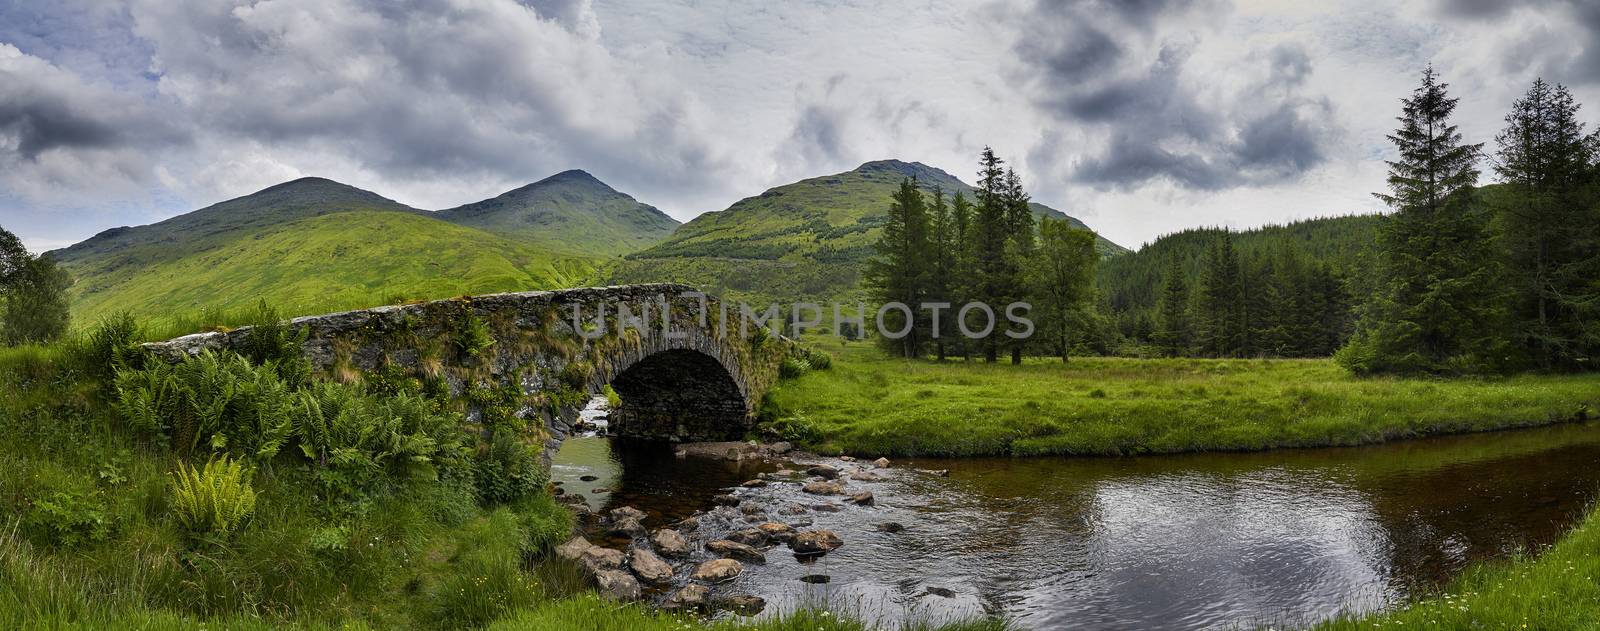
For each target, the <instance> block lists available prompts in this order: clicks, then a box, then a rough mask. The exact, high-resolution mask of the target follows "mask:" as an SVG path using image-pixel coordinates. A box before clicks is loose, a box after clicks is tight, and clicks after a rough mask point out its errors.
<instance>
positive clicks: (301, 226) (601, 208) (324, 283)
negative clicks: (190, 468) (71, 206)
mask: <svg viewBox="0 0 1600 631" xmlns="http://www.w3.org/2000/svg"><path fill="white" fill-rule="evenodd" d="M563 175H565V174H563ZM584 177H587V176H586V175H585V176H584ZM551 179H552V180H557V179H563V176H557V178H551ZM589 179H590V180H592V178H589ZM549 181H550V180H546V182H549ZM594 184H595V185H598V186H599V187H600V188H604V189H605V190H606V191H610V189H609V188H608V187H605V185H603V184H599V183H598V181H595V182H594ZM537 186H538V185H535V186H533V187H525V188H524V189H519V190H526V189H531V188H535V187H537ZM544 188H548V187H544ZM514 192H515V191H514ZM611 192H612V193H613V194H615V195H619V196H621V194H620V193H615V191H611ZM508 195H509V194H508ZM505 197H506V196H501V198H496V199H502V198H505ZM621 197H624V198H626V196H621ZM564 199H565V202H566V205H565V206H564V207H563V208H564V209H565V210H564V211H570V212H573V213H576V212H582V211H583V210H584V207H583V204H582V199H583V198H579V199H577V200H574V199H572V198H570V197H567V198H564ZM629 199H631V198H629ZM491 201H492V200H491ZM502 207H509V206H506V205H502ZM612 208H613V207H612V206H606V205H597V206H595V207H594V214H605V213H609V212H611V210H612ZM652 210H653V209H652ZM492 214H493V213H482V214H480V215H478V216H480V217H481V216H489V215H492ZM443 219H444V216H443V215H440V214H436V213H431V212H428V211H423V210H418V209H415V208H411V207H409V206H406V205H404V204H401V203H399V202H395V201H393V200H390V199H387V198H385V197H382V196H380V195H378V194H376V193H372V192H369V191H364V190H361V189H358V188H355V187H352V186H347V185H344V184H340V183H338V182H334V181H331V180H326V179H322V178H303V179H299V180H294V181H292V182H286V183H283V184H279V185H277V186H273V187H270V188H267V189H265V190H262V191H260V192H257V193H254V194H251V195H246V196H244V197H240V198H237V199H232V200H228V201H225V202H221V203H218V204H215V205H212V206H208V207H206V208H202V209H200V210H197V211H194V212H191V213H187V214H184V215H179V216H177V217H173V218H171V219H167V220H165V221H162V222H159V223H155V224H151V225H148V226H139V227H132V228H127V227H125V228H114V229H112V230H107V231H105V232H102V233H100V234H98V235H95V236H94V237H92V238H90V239H88V240H86V241H84V242H82V243H79V244H76V245H73V246H71V247H68V248H65V249H62V250H57V251H55V252H54V253H53V256H55V257H56V260H58V261H60V262H61V263H62V264H63V266H64V267H65V268H66V269H67V270H68V271H70V272H71V273H72V275H73V277H74V278H75V279H76V280H75V282H74V284H73V287H72V290H71V293H72V300H73V317H74V319H75V320H76V321H77V322H79V323H88V322H93V321H94V320H96V319H98V318H100V317H101V316H104V315H106V314H108V313H111V312H114V311H120V310H129V311H132V312H134V313H135V314H137V315H140V316H143V317H163V316H173V315H192V314H193V313H194V312H196V311H199V310H202V309H228V308H233V307H239V306H244V305H248V304H251V303H253V302H255V301H256V300H257V299H261V298H264V299H267V300H268V301H270V302H273V303H276V304H277V305H278V306H279V307H280V308H281V309H282V310H283V311H285V312H287V313H310V312H316V311H326V310H332V309H338V308H347V307H354V306H370V305H374V304H382V303H385V302H392V301H393V300H395V299H397V298H400V297H405V298H424V297H428V298H432V297H446V296H452V295H459V294H462V293H483V292H491V291H511V290H528V289H547V288H554V287H566V286H571V285H575V284H580V283H583V282H587V281H588V280H589V279H591V278H593V277H594V276H593V274H594V271H595V269H596V266H597V265H598V264H599V263H600V262H601V261H602V260H603V255H600V254H595V255H583V254H576V253H573V252H576V251H577V249H578V248H555V247H548V246H547V245H546V244H549V243H577V242H581V241H582V239H583V238H587V237H586V235H584V234H582V233H581V231H582V230H583V229H584V228H583V227H581V226H580V225H576V224H571V223H556V224H551V225H548V226H546V232H545V233H539V232H538V231H537V229H536V228H533V227H530V228H527V229H525V230H521V231H510V230H508V231H506V234H497V233H495V232H493V231H491V230H483V229H479V228H475V227H471V226H467V225H457V224H454V223H450V222H447V221H444V220H443ZM668 221H670V219H669V220H668ZM618 225H625V224H618ZM575 231H576V232H575ZM610 234H611V236H612V238H614V239H623V238H624V236H623V231H621V230H620V229H619V230H613V231H612V232H610ZM619 247H620V246H619Z"/></svg>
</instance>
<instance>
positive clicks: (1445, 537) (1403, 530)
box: [553, 425, 1600, 629]
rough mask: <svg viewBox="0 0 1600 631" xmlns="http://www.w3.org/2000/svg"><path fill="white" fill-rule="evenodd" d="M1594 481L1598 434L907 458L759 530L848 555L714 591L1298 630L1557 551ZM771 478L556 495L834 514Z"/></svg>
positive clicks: (571, 453)
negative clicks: (838, 540)
mask: <svg viewBox="0 0 1600 631" xmlns="http://www.w3.org/2000/svg"><path fill="white" fill-rule="evenodd" d="M809 461H816V462H827V463H830V464H833V465H835V466H840V467H849V466H853V465H851V464H849V463H841V462H839V461H837V460H835V459H828V458H815V459H811V460H809ZM855 464H857V465H859V464H861V463H855ZM1597 464H1600V427H1593V426H1578V425H1569V426H1559V427H1550V428H1542V429H1532V430H1520V431H1514V432H1501V433H1493V434H1479V435H1469V436H1455V437H1440V438H1430V439H1423V440H1415V441H1407V442H1399V443H1392V444H1388V445H1379V446H1371V447H1356V448H1340V449H1317V450H1285V451H1273V452H1263V453H1248V454H1238V453H1215V454H1190V455H1177V456H1152V457H1138V458H1082V459H1061V458H1051V459H1002V458H979V459H961V460H937V459H914V460H901V461H895V462H893V463H892V464H891V466H890V468H888V469H884V470H881V471H878V473H880V474H882V475H883V479H882V480H881V481H875V482H859V481H851V482H849V486H850V487H851V488H852V489H868V490H871V491H873V493H874V494H875V496H876V502H875V504H874V505H872V506H854V505H850V504H848V503H847V502H840V501H838V498H834V501H832V502H831V503H832V504H835V505H839V506H841V507H842V508H841V509H840V510H838V512H822V511H815V510H806V511H804V512H803V514H797V515H783V514H779V512H776V511H775V512H774V513H773V514H772V516H771V519H773V520H775V521H791V522H799V523H800V524H801V525H805V527H807V528H826V529H830V530H833V531H834V532H836V533H838V534H839V535H840V536H841V537H842V538H843V539H844V541H845V545H844V547H842V548H840V549H838V550H836V551H834V552H833V553H831V554H828V555H826V556H824V557H822V558H821V559H819V560H815V561H811V562H809V563H802V562H800V561H799V560H797V559H796V558H794V557H793V556H791V555H788V554H785V553H784V552H785V551H784V550H783V549H782V548H776V549H774V550H772V551H770V552H769V553H768V555H767V557H768V561H767V563H765V564H747V567H746V571H745V572H744V574H743V575H742V576H740V577H739V578H738V579H737V580H735V581H734V582H733V583H732V584H729V585H722V586H718V588H717V589H719V590H734V591H738V592H740V593H747V594H754V595H757V596H760V597H762V598H765V599H766V600H767V602H768V605H767V608H766V610H765V612H764V613H763V615H773V614H774V613H778V612H782V611H788V610H792V609H794V608H796V607H799V606H802V605H805V604H819V603H828V604H830V605H831V606H833V607H835V608H841V609H845V610H850V611H853V612H855V613H857V614H858V615H861V616H862V617H864V618H867V619H868V620H871V621H876V622H881V623H885V624H889V625H894V624H897V623H899V622H902V621H905V620H908V619H925V620H939V619H946V618H950V617H960V616H968V615H979V614H999V615H1003V616H1005V617H1007V618H1009V619H1011V620H1013V621H1015V622H1016V623H1017V625H1018V626H1020V627H1022V628H1037V629H1054V628H1062V627H1070V628H1085V629H1117V628H1142V629H1213V628H1231V627H1236V626H1252V625H1266V624H1273V625H1297V624H1303V623H1306V622H1311V621H1316V620H1320V619H1325V618H1327V617H1330V616H1333V615H1336V614H1338V613H1339V612H1340V611H1357V612H1360V611H1370V610H1373V609H1375V608H1381V607H1385V606H1389V605H1393V604H1396V603H1401V602H1404V601H1405V600H1406V599H1408V598H1409V597H1411V596H1412V595H1414V594H1417V593H1419V592H1420V591H1427V590H1430V589H1435V588H1437V587H1438V586H1440V585H1442V584H1443V583H1444V582H1445V581H1448V580H1449V579H1450V578H1451V577H1453V576H1454V575H1456V574H1457V573H1458V572H1460V571H1461V569H1462V568H1463V567H1465V566H1466V565H1467V564H1469V563H1472V562H1475V561H1481V560H1484V559H1489V558H1495V557H1504V556H1507V555H1510V554H1513V553H1516V552H1517V551H1535V550H1537V549H1538V548H1539V547H1540V546H1543V545H1548V544H1550V543H1552V542H1554V541H1555V540H1557V539H1558V538H1559V537H1560V536H1561V534H1562V533H1563V532H1565V531H1566V530H1567V529H1568V528H1570V527H1571V526H1572V525H1574V523H1575V522H1576V520H1577V519H1578V518H1580V517H1581V516H1582V514H1583V511H1584V510H1585V509H1586V507H1587V506H1588V505H1589V503H1590V502H1591V501H1592V500H1593V499H1594V497H1595V495H1596V490H1597V489H1600V466H1597ZM779 466H780V464H779V463H772V462H766V461H753V460H745V461H740V462H731V461H726V460H721V459H709V458H679V457H676V456H675V455H674V447H672V446H670V445H662V444H650V443H633V442H627V441H621V440H617V439H605V438H574V439H570V440H568V441H567V442H566V444H565V445H564V446H563V449H562V450H561V452H560V453H559V454H558V456H557V457H556V464H555V466H554V468H553V476H554V477H555V478H556V479H557V480H560V481H562V483H563V485H564V488H566V489H567V490H568V491H569V492H578V493H583V494H585V496H586V497H587V498H588V500H589V502H590V505H591V506H592V507H594V508H597V509H606V508H611V507H617V506H623V505H631V506H635V507H637V508H640V509H643V510H644V511H646V512H647V513H648V514H649V517H648V518H647V519H646V522H645V523H646V525H647V526H648V527H650V528H655V527H658V526H661V525H665V524H670V523H673V522H675V521H677V520H678V519H681V518H682V517H685V516H688V515H690V514H693V513H696V512H698V511H702V510H704V509H707V508H710V507H711V505H712V498H713V497H714V496H716V495H718V494H723V493H729V492H737V493H738V494H739V495H740V497H741V499H743V500H745V501H749V502H755V503H759V504H761V505H763V506H768V507H773V508H774V509H776V507H780V506H792V505H794V504H796V503H799V504H802V505H805V506H811V505H813V504H817V503H819V501H825V500H822V499H821V498H818V497H817V496H810V495H805V494H803V493H801V492H800V491H799V487H798V485H797V484H770V485H768V486H765V487H761V488H737V487H738V485H739V484H740V483H741V482H743V481H745V480H749V479H751V478H754V477H756V476H757V475H759V474H761V473H763V472H768V471H772V470H774V469H776V468H778V467H779ZM789 466H793V465H789ZM867 467H868V468H871V466H870V465H867ZM935 470H948V476H943V475H939V474H938V473H935V472H934V471H935ZM584 477H593V478H595V479H594V480H592V481H587V482H586V481H584V480H583V479H582V478H584ZM596 488H599V489H601V490H602V491H603V492H601V493H594V492H593V490H594V489H596ZM730 489H733V491H730ZM722 512H723V513H728V514H732V515H733V517H729V518H727V519H722V520H720V521H719V520H717V519H711V520H707V519H704V518H702V523H704V524H707V525H706V526H704V527H705V528H708V529H715V528H723V529H724V530H726V529H733V528H741V527H747V526H748V525H749V524H747V523H742V521H741V520H738V519H735V518H736V517H738V515H737V512H736V511H733V510H731V509H723V511H722ZM713 515H715V513H714V514H713ZM808 522H809V525H806V524H807V523H808ZM886 522H896V523H899V524H902V525H904V527H905V529H904V531H902V532H884V531H883V530H882V529H880V527H879V524H883V523H886ZM595 539H596V541H600V539H601V537H599V536H597V537H595ZM611 543H612V544H613V545H625V543H626V542H616V541H613V542H611ZM821 577H826V578H825V579H824V578H821ZM802 579H804V580H802Z"/></svg>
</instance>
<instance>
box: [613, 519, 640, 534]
mask: <svg viewBox="0 0 1600 631" xmlns="http://www.w3.org/2000/svg"><path fill="white" fill-rule="evenodd" d="M611 534H613V535H616V536H618V537H627V538H629V539H638V538H639V537H643V536H644V535H645V529H644V524H641V523H639V520H638V519H635V518H632V517H625V518H623V519H618V520H615V521H613V522H611Z"/></svg>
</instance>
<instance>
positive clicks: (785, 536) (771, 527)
mask: <svg viewBox="0 0 1600 631" xmlns="http://www.w3.org/2000/svg"><path fill="white" fill-rule="evenodd" d="M756 528H758V529H760V530H761V532H762V533H763V534H765V535H766V536H767V538H768V539H771V540H773V541H777V542H780V543H782V542H786V541H788V540H790V539H793V538H794V528H791V527H790V526H789V525H788V524H780V523H778V522H775V521H769V522H767V523H764V524H761V525H760V526H756Z"/></svg>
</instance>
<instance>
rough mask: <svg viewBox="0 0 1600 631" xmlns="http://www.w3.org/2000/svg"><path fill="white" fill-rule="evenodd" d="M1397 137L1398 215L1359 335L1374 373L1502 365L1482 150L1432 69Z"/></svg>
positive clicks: (1388, 229)
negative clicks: (1480, 197)
mask: <svg viewBox="0 0 1600 631" xmlns="http://www.w3.org/2000/svg"><path fill="white" fill-rule="evenodd" d="M1403 104H1404V107H1403V114H1402V116H1401V117H1400V122H1401V127H1400V129H1398V130H1396V131H1395V132H1394V134H1392V135H1390V139H1391V140H1392V141H1393V142H1394V144H1395V147H1396V149H1397V150H1398V152H1399V154H1400V157H1399V159H1398V160H1394V161H1391V162H1389V188H1390V191H1391V192H1390V193H1389V194H1380V195H1378V197H1379V198H1380V199H1382V200H1384V201H1385V202H1386V203H1388V204H1389V205H1390V206H1391V207H1393V208H1394V209H1395V211H1396V212H1395V213H1394V214H1393V215H1391V216H1389V217H1388V218H1386V219H1385V221H1384V223H1383V225H1382V227H1381V229H1380V230H1379V234H1378V245H1379V254H1380V258H1379V265H1378V267H1377V270H1376V287H1375V288H1374V291H1373V293H1372V294H1371V295H1369V296H1368V297H1367V304H1366V305H1365V307H1364V311H1365V313H1364V314H1363V317H1362V320H1361V325H1360V330H1361V332H1362V335H1363V339H1364V341H1363V343H1364V344H1370V345H1371V347H1372V351H1371V353H1372V362H1371V363H1370V364H1368V366H1367V367H1368V368H1369V369H1370V370H1373V371H1385V372H1389V371H1392V372H1428V373H1441V372H1463V371H1465V372H1478V371H1482V370H1484V369H1487V368H1490V367H1491V366H1493V365H1495V364H1497V363H1502V362H1503V361H1504V356H1503V354H1502V351H1501V349H1502V348H1503V346H1504V344H1503V342H1502V341H1503V340H1504V339H1505V335H1504V331H1503V328H1502V323H1503V317H1502V313H1503V312H1502V310H1501V302H1500V300H1501V296H1500V295H1499V292H1500V288H1501V283H1500V266H1499V265H1498V264H1497V261H1498V259H1497V257H1496V256H1495V255H1494V252H1493V250H1492V248H1491V245H1492V242H1491V241H1490V239H1489V234H1488V231H1487V225H1486V221H1485V216H1484V214H1483V213H1482V212H1480V211H1479V210H1478V209H1477V208H1476V207H1475V205H1474V194H1475V193H1474V184H1475V183H1476V181H1477V178H1478V171H1477V168H1476V163H1477V160H1478V150H1479V147H1480V145H1473V144H1466V143H1463V142H1462V140H1461V133H1460V132H1459V131H1457V129H1456V127H1455V126H1454V125H1451V124H1450V123H1449V118H1450V115H1451V113H1452V112H1453V111H1454V110H1455V106H1456V99H1454V98H1450V96H1449V95H1448V94H1447V92H1446V85H1445V84H1444V83H1442V82H1440V81H1439V80H1438V75H1436V74H1435V73H1434V71H1433V69H1432V68H1431V67H1430V68H1428V69H1427V70H1426V71H1425V72H1424V73H1423V77H1422V85H1421V86H1419V87H1418V88H1417V89H1416V91H1415V92H1413V94H1412V96H1411V98H1408V99H1405V100H1404V101H1403Z"/></svg>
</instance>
